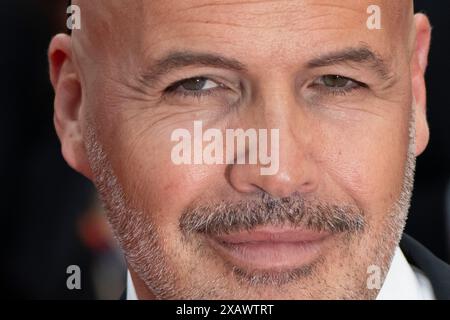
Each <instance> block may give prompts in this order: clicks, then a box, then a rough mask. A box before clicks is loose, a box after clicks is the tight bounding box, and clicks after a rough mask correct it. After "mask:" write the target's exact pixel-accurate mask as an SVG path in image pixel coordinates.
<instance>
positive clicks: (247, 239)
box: [209, 227, 331, 270]
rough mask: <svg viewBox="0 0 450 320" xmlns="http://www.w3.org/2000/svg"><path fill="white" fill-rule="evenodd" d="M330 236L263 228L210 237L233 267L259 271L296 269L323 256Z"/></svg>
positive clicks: (319, 233) (297, 230) (323, 233)
mask: <svg viewBox="0 0 450 320" xmlns="http://www.w3.org/2000/svg"><path fill="white" fill-rule="evenodd" d="M330 237H331V234H330V233H327V232H317V231H311V230H305V229H292V228H276V227H264V228H258V229H255V230H251V231H243V232H237V233H231V234H225V235H214V236H211V237H209V240H210V243H211V245H212V246H213V247H214V249H216V250H217V252H218V253H219V254H220V255H221V256H222V257H223V258H224V259H225V260H228V261H230V262H231V263H232V264H234V265H237V266H240V267H244V268H250V269H256V270H258V269H259V270H282V269H295V268H300V267H302V266H304V265H307V264H310V263H312V262H313V261H314V260H316V259H317V258H318V257H319V256H320V255H321V254H322V252H323V249H324V247H325V243H326V242H327V241H326V240H328V239H329V238H330Z"/></svg>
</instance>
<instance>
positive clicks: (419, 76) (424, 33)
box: [411, 14, 431, 156]
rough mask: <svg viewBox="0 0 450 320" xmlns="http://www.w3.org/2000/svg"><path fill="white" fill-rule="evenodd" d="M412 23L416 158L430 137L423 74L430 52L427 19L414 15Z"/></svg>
mask: <svg viewBox="0 0 450 320" xmlns="http://www.w3.org/2000/svg"><path fill="white" fill-rule="evenodd" d="M414 23H415V34H416V41H415V46H414V49H413V50H414V53H413V58H412V61H411V76H412V90H413V99H414V105H415V112H416V114H415V119H416V156H418V155H420V154H421V153H422V152H423V151H424V150H425V148H426V147H427V145H428V141H429V136H430V133H429V127H428V121H427V97H426V84H425V72H426V69H427V65H428V53H429V50H430V41H431V26H430V22H429V20H428V18H427V17H426V16H425V15H424V14H416V15H415V17H414Z"/></svg>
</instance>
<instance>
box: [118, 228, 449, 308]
mask: <svg viewBox="0 0 450 320" xmlns="http://www.w3.org/2000/svg"><path fill="white" fill-rule="evenodd" d="M400 249H401V250H402V252H403V254H404V255H405V257H406V259H407V260H408V262H409V263H410V264H411V265H413V266H415V267H416V268H418V269H420V270H421V271H422V272H423V273H424V274H425V275H426V276H427V278H428V279H429V280H430V282H431V285H432V286H433V291H434V295H435V297H436V299H437V300H450V266H449V265H448V264H446V263H445V262H444V261H442V260H440V259H439V258H437V257H436V256H434V255H433V254H432V253H431V252H430V251H429V250H428V249H427V248H425V247H424V246H423V245H421V244H420V243H419V242H417V241H416V240H414V239H413V238H411V237H410V236H408V235H407V234H403V237H402V240H401V241H400ZM120 299H121V300H125V299H126V290H125V292H124V293H123V294H122V296H121V298H120Z"/></svg>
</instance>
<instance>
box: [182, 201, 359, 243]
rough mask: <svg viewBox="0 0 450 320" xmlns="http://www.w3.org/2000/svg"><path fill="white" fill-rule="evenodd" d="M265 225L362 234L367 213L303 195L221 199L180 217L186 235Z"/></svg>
mask: <svg viewBox="0 0 450 320" xmlns="http://www.w3.org/2000/svg"><path fill="white" fill-rule="evenodd" d="M263 226H285V227H296V228H304V229H308V230H314V231H317V232H321V231H325V232H329V233H333V234H336V233H358V232H363V231H364V229H365V227H366V219H365V216H364V213H363V211H362V210H361V209H359V208H358V207H357V206H353V205H339V204H331V203H327V202H322V201H310V200H305V199H304V198H303V197H301V196H300V195H292V196H289V197H284V198H274V197H272V196H271V195H269V194H267V193H264V194H262V196H261V198H260V199H256V200H247V201H238V202H229V201H221V202H217V203H210V204H205V205H197V206H193V207H189V208H187V209H186V210H184V211H183V213H182V215H181V217H180V223H179V228H180V230H181V232H182V233H183V234H184V235H185V236H189V235H192V234H194V233H200V234H206V235H217V234H228V233H232V232H239V231H245V230H247V231H249V230H252V229H254V228H256V227H263Z"/></svg>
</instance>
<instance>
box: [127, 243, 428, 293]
mask: <svg viewBox="0 0 450 320" xmlns="http://www.w3.org/2000/svg"><path fill="white" fill-rule="evenodd" d="M434 298H435V297H434V293H433V288H432V286H431V283H430V281H429V280H428V279H427V277H426V276H425V275H424V274H423V273H422V272H421V271H420V270H419V269H417V268H414V267H412V266H411V265H410V264H409V263H408V261H406V258H405V256H404V255H403V253H402V251H401V250H400V248H398V247H397V249H396V250H395V254H394V258H393V259H392V263H391V266H390V268H389V271H388V274H387V275H386V279H385V280H384V283H383V286H382V287H381V290H380V292H379V293H378V296H377V300H433V299H434ZM127 300H138V298H137V295H136V290H135V288H134V284H133V280H132V279H131V275H130V272H129V271H128V272H127Z"/></svg>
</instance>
